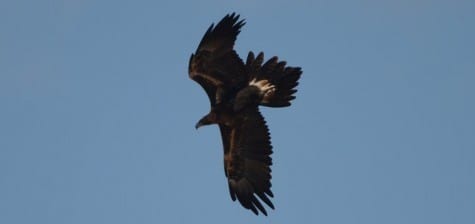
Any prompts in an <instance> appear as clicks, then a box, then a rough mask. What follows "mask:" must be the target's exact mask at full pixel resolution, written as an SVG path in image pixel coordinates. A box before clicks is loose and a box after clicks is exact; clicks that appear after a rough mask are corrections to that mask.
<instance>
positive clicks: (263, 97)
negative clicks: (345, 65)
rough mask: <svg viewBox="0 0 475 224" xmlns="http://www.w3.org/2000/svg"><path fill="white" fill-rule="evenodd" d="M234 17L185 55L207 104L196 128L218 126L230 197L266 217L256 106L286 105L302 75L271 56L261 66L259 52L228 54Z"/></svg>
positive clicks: (266, 162)
mask: <svg viewBox="0 0 475 224" xmlns="http://www.w3.org/2000/svg"><path fill="white" fill-rule="evenodd" d="M238 19H239V15H235V14H234V13H233V14H230V15H226V16H225V17H224V18H223V19H222V20H221V21H220V22H219V23H218V24H217V25H216V26H214V25H211V26H210V28H209V29H208V30H207V32H206V33H205V35H204V36H203V39H202V40H201V42H200V44H199V46H198V49H197V50H196V52H195V54H192V55H191V58H190V64H189V74H190V78H191V79H193V80H195V81H196V82H198V83H199V84H200V85H201V86H202V87H203V89H204V90H205V91H206V93H207V95H208V97H209V99H210V103H211V111H210V112H209V113H208V114H207V115H206V116H204V117H203V118H202V119H201V120H200V121H199V122H198V123H197V125H196V128H198V127H200V126H203V125H210V124H217V125H218V126H219V128H220V132H221V137H222V141H223V149H224V170H225V175H226V177H227V178H228V185H229V191H230V194H231V198H232V199H233V200H236V199H238V200H239V202H240V203H241V204H242V205H243V206H244V207H245V208H247V209H251V210H252V211H253V212H254V213H255V214H258V210H259V211H261V212H262V213H263V214H265V215H267V212H266V210H265V209H264V207H263V206H262V204H261V202H260V201H259V199H260V200H261V201H263V202H264V203H265V204H267V205H268V206H269V207H271V208H274V205H273V204H272V202H271V201H270V199H269V196H270V197H273V193H272V191H271V189H270V188H271V183H270V179H271V169H270V166H271V165H272V159H271V157H270V155H271V154H272V146H271V142H270V134H269V130H268V128H267V125H266V122H265V120H264V117H263V116H262V115H261V113H260V112H259V105H263V106H269V107H286V106H289V105H290V101H291V100H293V99H294V98H295V97H294V96H293V94H294V93H295V92H296V90H295V89H294V88H295V87H296V86H297V85H298V79H299V78H300V75H301V73H302V72H301V70H300V68H299V67H286V66H285V64H286V63H285V62H279V61H278V59H277V57H272V58H271V59H269V60H268V61H267V62H266V63H264V64H262V63H263V61H264V55H263V53H260V54H258V56H257V57H255V56H254V54H253V53H252V52H249V55H248V57H247V60H246V63H244V62H243V61H242V60H241V59H240V58H239V56H238V55H237V53H236V52H235V51H234V50H233V46H234V42H235V40H236V37H237V35H238V34H239V32H240V28H241V27H242V26H243V25H244V21H243V20H241V21H238ZM256 196H257V197H256ZM258 198H259V199H258Z"/></svg>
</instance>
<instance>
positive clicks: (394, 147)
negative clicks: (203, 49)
mask: <svg viewBox="0 0 475 224" xmlns="http://www.w3.org/2000/svg"><path fill="white" fill-rule="evenodd" d="M233 11H236V12H238V13H240V14H241V16H242V17H243V18H245V19H246V21H247V24H246V25H245V26H244V28H243V29H242V32H241V34H240V36H239V38H238V41H237V44H236V50H237V52H238V53H239V54H240V55H241V56H245V55H247V52H248V51H249V50H252V51H255V52H259V51H264V52H265V55H266V58H269V57H271V56H274V55H278V56H279V57H280V58H281V59H283V60H286V61H287V62H288V64H289V65H293V66H301V67H302V69H303V71H304V74H303V76H302V79H301V83H300V85H299V88H298V89H299V92H298V94H297V99H296V100H295V102H294V104H293V105H292V107H290V108H284V109H269V108H262V112H263V114H264V116H265V117H266V119H267V122H268V124H269V127H270V130H271V134H272V140H273V146H274V155H273V159H274V166H273V188H272V189H273V191H274V193H275V198H274V204H275V205H276V210H274V211H270V212H269V216H268V217H263V216H259V217H256V216H255V215H254V214H252V213H251V212H250V211H248V210H245V209H243V208H241V206H240V205H239V204H238V203H234V202H232V201H231V199H230V197H229V194H228V189H227V185H226V184H227V183H226V180H225V177H224V173H223V167H222V165H223V164H222V148H221V147H222V146H221V139H220V136H219V133H218V129H217V128H216V127H206V128H203V129H200V130H199V131H196V130H195V129H194V124H195V123H196V121H197V120H198V119H199V118H200V117H201V116H202V115H204V114H205V113H207V112H208V110H209V102H208V99H207V97H206V95H205V93H204V91H203V90H202V89H201V87H200V86H199V85H198V84H196V83H194V82H193V81H191V80H189V79H188V74H187V63H188V59H189V56H190V54H191V53H192V52H193V51H194V50H195V49H196V47H197V44H198V43H199V40H200V39H201V37H202V35H203V34H204V32H205V30H206V29H207V28H208V26H209V25H210V24H211V23H212V22H217V21H219V20H220V19H221V18H222V17H223V16H224V15H225V14H226V13H229V12H233ZM474 11H475V2H473V1H422V0H416V1H408V0H407V1H406V0H403V1H301V2H298V3H296V2H293V3H290V2H287V1H259V2H255V1H195V2H194V3H188V2H182V1H167V2H165V1H161V2H160V1H129V2H127V1H92V0H83V1H79V0H65V1H60V0H58V1H51V0H47V1H21V0H19V1H9V0H7V1H1V2H0V30H1V35H0V105H1V110H0V223H9V224H14V223H53V224H54V223H58V224H59V223H61V224H63V223H78V224H79V223H80V224H83V223H117V224H120V223H223V222H226V223H228V224H232V223H246V222H252V223H269V222H270V223H308V222H309V223H345V224H347V223H365V224H368V223H378V224H379V223H395V224H396V223H398V224H399V223H417V224H419V223H431V224H437V223H440V224H442V223H444V224H445V223H467V224H469V223H475V213H474V211H475V190H474V189H475V116H474V114H475V101H474V98H475V88H474V85H475V42H474V41H473V40H475V29H474V27H475V14H474V13H473V12H474Z"/></svg>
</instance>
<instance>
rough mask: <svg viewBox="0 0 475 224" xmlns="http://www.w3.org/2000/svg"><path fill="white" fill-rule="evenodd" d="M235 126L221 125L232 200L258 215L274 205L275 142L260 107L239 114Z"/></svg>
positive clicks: (226, 170)
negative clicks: (272, 184) (272, 142)
mask: <svg viewBox="0 0 475 224" xmlns="http://www.w3.org/2000/svg"><path fill="white" fill-rule="evenodd" d="M236 123H237V125H236V126H234V127H227V126H223V125H220V129H221V134H222V137H223V145H224V168H225V174H226V177H227V178H228V184H229V193H230V195H231V198H232V200H233V201H234V200H236V199H238V200H239V202H240V203H241V205H242V206H243V207H245V208H247V209H250V210H252V211H253V212H254V213H255V214H256V215H257V214H258V213H259V211H260V212H261V213H263V214H264V215H267V212H266V210H265V208H264V206H263V205H262V203H261V202H264V203H265V204H267V206H269V207H270V208H272V209H274V205H273V204H272V202H271V200H270V199H269V197H273V193H272V191H271V189H270V188H271V182H270V180H271V168H270V166H271V165H272V159H271V157H270V155H271V154H272V146H271V142H270V135H269V130H268V128H267V125H266V122H265V120H264V118H263V117H262V115H261V114H260V112H259V111H258V109H257V107H255V108H252V109H247V110H246V111H243V112H242V113H241V114H240V115H239V122H236Z"/></svg>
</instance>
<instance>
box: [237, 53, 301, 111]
mask: <svg viewBox="0 0 475 224" xmlns="http://www.w3.org/2000/svg"><path fill="white" fill-rule="evenodd" d="M263 62H264V53H262V52H260V53H259V54H258V55H257V57H255V56H254V53H253V52H252V51H251V52H249V55H248V57H247V61H246V66H247V69H248V72H249V74H250V75H249V76H250V77H249V78H250V80H252V79H257V80H263V79H266V80H269V82H270V83H271V84H273V85H274V86H275V87H276V88H275V92H274V93H273V94H272V95H270V96H268V97H265V98H264V99H263V101H262V102H261V105H263V106H268V107H287V106H290V104H291V102H290V101H292V100H293V99H295V96H294V95H293V94H295V93H296V92H297V89H295V88H296V87H297V86H298V84H299V83H298V80H299V79H300V76H301V75H302V70H301V68H300V67H290V66H287V67H286V64H287V63H286V62H285V61H279V58H278V57H276V56H274V57H272V58H270V59H269V60H267V61H266V62H265V63H264V64H262V63H263Z"/></svg>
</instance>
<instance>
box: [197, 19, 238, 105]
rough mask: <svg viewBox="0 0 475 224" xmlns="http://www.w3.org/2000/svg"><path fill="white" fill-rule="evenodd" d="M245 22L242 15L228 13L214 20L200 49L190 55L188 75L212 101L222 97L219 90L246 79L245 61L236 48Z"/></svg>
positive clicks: (228, 88)
mask: <svg viewBox="0 0 475 224" xmlns="http://www.w3.org/2000/svg"><path fill="white" fill-rule="evenodd" d="M244 24H245V22H244V20H239V15H236V14H235V13H232V14H228V15H226V16H225V17H224V18H223V19H222V20H221V21H220V22H219V23H218V24H217V25H216V26H214V24H212V25H211V26H210V27H209V28H208V30H207V31H206V33H205V35H204V36H203V39H201V42H200V44H199V45H198V49H197V50H196V52H195V53H194V54H192V55H191V57H190V62H189V67H188V73H189V76H190V78H191V79H193V80H195V81H196V82H198V83H199V84H200V85H201V86H202V87H203V89H204V90H205V91H206V93H207V94H208V97H209V99H210V102H211V105H215V103H216V101H217V99H218V98H219V97H222V96H218V95H217V94H216V93H217V91H221V90H224V89H226V90H227V91H230V90H233V89H236V88H238V87H239V86H241V85H244V83H245V82H246V80H247V77H246V69H245V66H244V63H243V62H242V60H241V58H239V56H238V55H237V53H236V52H235V51H234V50H233V47H234V42H235V41H236V38H237V35H238V34H239V32H240V29H241V27H242V26H243V25H244ZM219 94H226V93H221V92H219ZM218 100H219V99H218Z"/></svg>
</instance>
